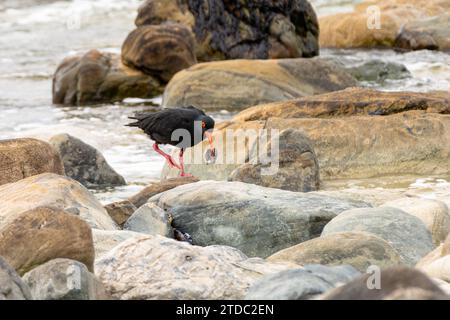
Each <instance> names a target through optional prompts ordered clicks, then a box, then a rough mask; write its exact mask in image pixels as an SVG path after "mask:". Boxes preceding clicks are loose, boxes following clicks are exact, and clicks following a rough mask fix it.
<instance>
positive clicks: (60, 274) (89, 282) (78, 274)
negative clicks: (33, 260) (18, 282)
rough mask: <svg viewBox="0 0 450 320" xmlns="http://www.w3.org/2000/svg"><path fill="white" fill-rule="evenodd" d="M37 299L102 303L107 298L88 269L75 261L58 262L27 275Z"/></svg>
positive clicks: (50, 263) (102, 288)
mask: <svg viewBox="0 0 450 320" xmlns="http://www.w3.org/2000/svg"><path fill="white" fill-rule="evenodd" d="M23 280H24V281H25V282H26V283H27V284H28V286H29V287H30V289H31V293H32V295H33V297H34V299H36V300H99V299H106V298H107V295H106V293H105V289H104V287H103V285H102V283H101V282H100V281H99V280H98V279H97V278H96V277H95V275H93V274H92V273H90V272H89V271H88V269H87V268H86V266H85V265H84V264H82V263H80V262H78V261H75V260H71V259H54V260H50V261H49V262H47V263H45V264H42V265H40V266H39V267H36V268H34V269H33V270H31V271H30V272H28V273H26V274H25V275H24V276H23Z"/></svg>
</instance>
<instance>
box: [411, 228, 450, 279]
mask: <svg viewBox="0 0 450 320" xmlns="http://www.w3.org/2000/svg"><path fill="white" fill-rule="evenodd" d="M416 267H417V268H418V269H420V270H422V271H423V272H425V273H426V274H428V275H429V276H430V277H434V278H438V279H441V280H444V281H447V282H450V234H449V235H448V237H447V239H446V240H445V242H444V243H442V244H441V245H439V246H438V247H437V248H436V249H434V250H433V251H431V252H430V253H429V254H427V255H426V256H425V257H423V258H422V259H421V260H420V261H419V262H418V263H417V265H416Z"/></svg>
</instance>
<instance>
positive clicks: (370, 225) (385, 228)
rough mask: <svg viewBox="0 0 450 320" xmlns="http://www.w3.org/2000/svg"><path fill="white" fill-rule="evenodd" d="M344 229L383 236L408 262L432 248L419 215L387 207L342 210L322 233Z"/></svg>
mask: <svg viewBox="0 0 450 320" xmlns="http://www.w3.org/2000/svg"><path fill="white" fill-rule="evenodd" d="M347 231H363V232H368V233H372V234H374V235H376V236H378V237H380V238H381V239H384V240H386V241H387V242H388V243H389V244H390V245H391V246H392V247H393V248H394V249H395V250H396V251H397V252H398V253H399V254H400V256H401V257H402V259H403V260H404V261H405V263H406V264H407V265H409V266H413V265H415V264H416V263H417V262H418V261H419V260H420V258H422V257H423V256H425V255H426V254H427V253H429V252H430V251H431V250H433V248H434V246H433V240H432V239H431V234H430V232H429V231H428V229H427V228H426V227H425V225H424V224H423V222H422V221H421V220H420V219H419V218H417V217H414V216H412V215H410V214H408V213H406V212H404V211H402V210H399V209H395V208H390V207H378V208H360V209H353V210H348V211H345V212H342V213H341V214H339V215H338V216H337V217H336V218H334V219H333V220H331V221H330V222H329V223H328V224H327V225H326V226H325V227H324V229H323V232H322V236H326V235H330V234H333V233H337V232H347Z"/></svg>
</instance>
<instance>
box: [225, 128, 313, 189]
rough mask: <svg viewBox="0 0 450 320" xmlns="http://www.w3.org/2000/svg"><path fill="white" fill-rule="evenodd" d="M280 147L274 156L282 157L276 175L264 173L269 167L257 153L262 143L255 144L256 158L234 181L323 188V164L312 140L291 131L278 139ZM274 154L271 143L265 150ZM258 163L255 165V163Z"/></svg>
mask: <svg viewBox="0 0 450 320" xmlns="http://www.w3.org/2000/svg"><path fill="white" fill-rule="evenodd" d="M274 139H277V141H278V148H276V151H275V152H274V153H272V154H271V156H272V157H277V158H278V167H277V169H276V172H275V173H274V174H264V172H263V171H262V170H264V168H265V167H266V168H265V169H268V168H267V167H269V165H265V164H264V163H261V161H258V160H260V159H259V157H258V154H257V152H256V150H257V148H258V144H257V143H256V142H255V144H254V145H253V149H254V151H253V152H251V154H254V155H255V159H250V160H249V161H247V162H248V163H246V164H243V165H241V166H239V167H238V168H236V169H235V170H234V171H233V172H232V173H231V175H230V177H229V180H230V181H242V182H246V183H252V184H257V185H260V186H263V187H269V188H278V189H283V190H291V191H300V192H308V191H314V190H317V189H319V185H320V178H319V163H318V161H317V157H316V154H315V152H314V148H313V147H312V143H311V141H310V140H309V139H308V138H307V137H306V136H305V135H304V134H303V133H302V132H301V131H299V130H292V129H287V130H284V131H282V132H281V133H280V134H279V135H277V137H275V138H274ZM263 148H265V149H266V150H267V154H270V150H271V149H272V148H271V141H268V142H267V144H266V146H265V147H263ZM253 163H255V164H253Z"/></svg>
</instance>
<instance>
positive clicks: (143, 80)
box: [52, 50, 163, 105]
mask: <svg viewBox="0 0 450 320" xmlns="http://www.w3.org/2000/svg"><path fill="white" fill-rule="evenodd" d="M162 91H163V84H162V83H161V82H160V81H159V80H158V79H156V78H154V77H152V76H149V75H146V74H144V73H142V72H140V71H138V70H134V69H130V68H127V67H126V66H124V65H122V63H121V61H120V57H119V55H117V54H113V53H108V52H100V51H98V50H91V51H89V52H87V53H86V54H79V55H75V56H70V57H67V58H65V59H64V60H63V61H62V62H61V64H60V65H59V66H58V68H57V69H56V72H55V74H54V76H53V89H52V93H53V103H55V104H64V105H86V104H95V103H111V102H117V101H122V100H123V99H125V98H152V97H155V96H157V95H159V94H161V92H162Z"/></svg>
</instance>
